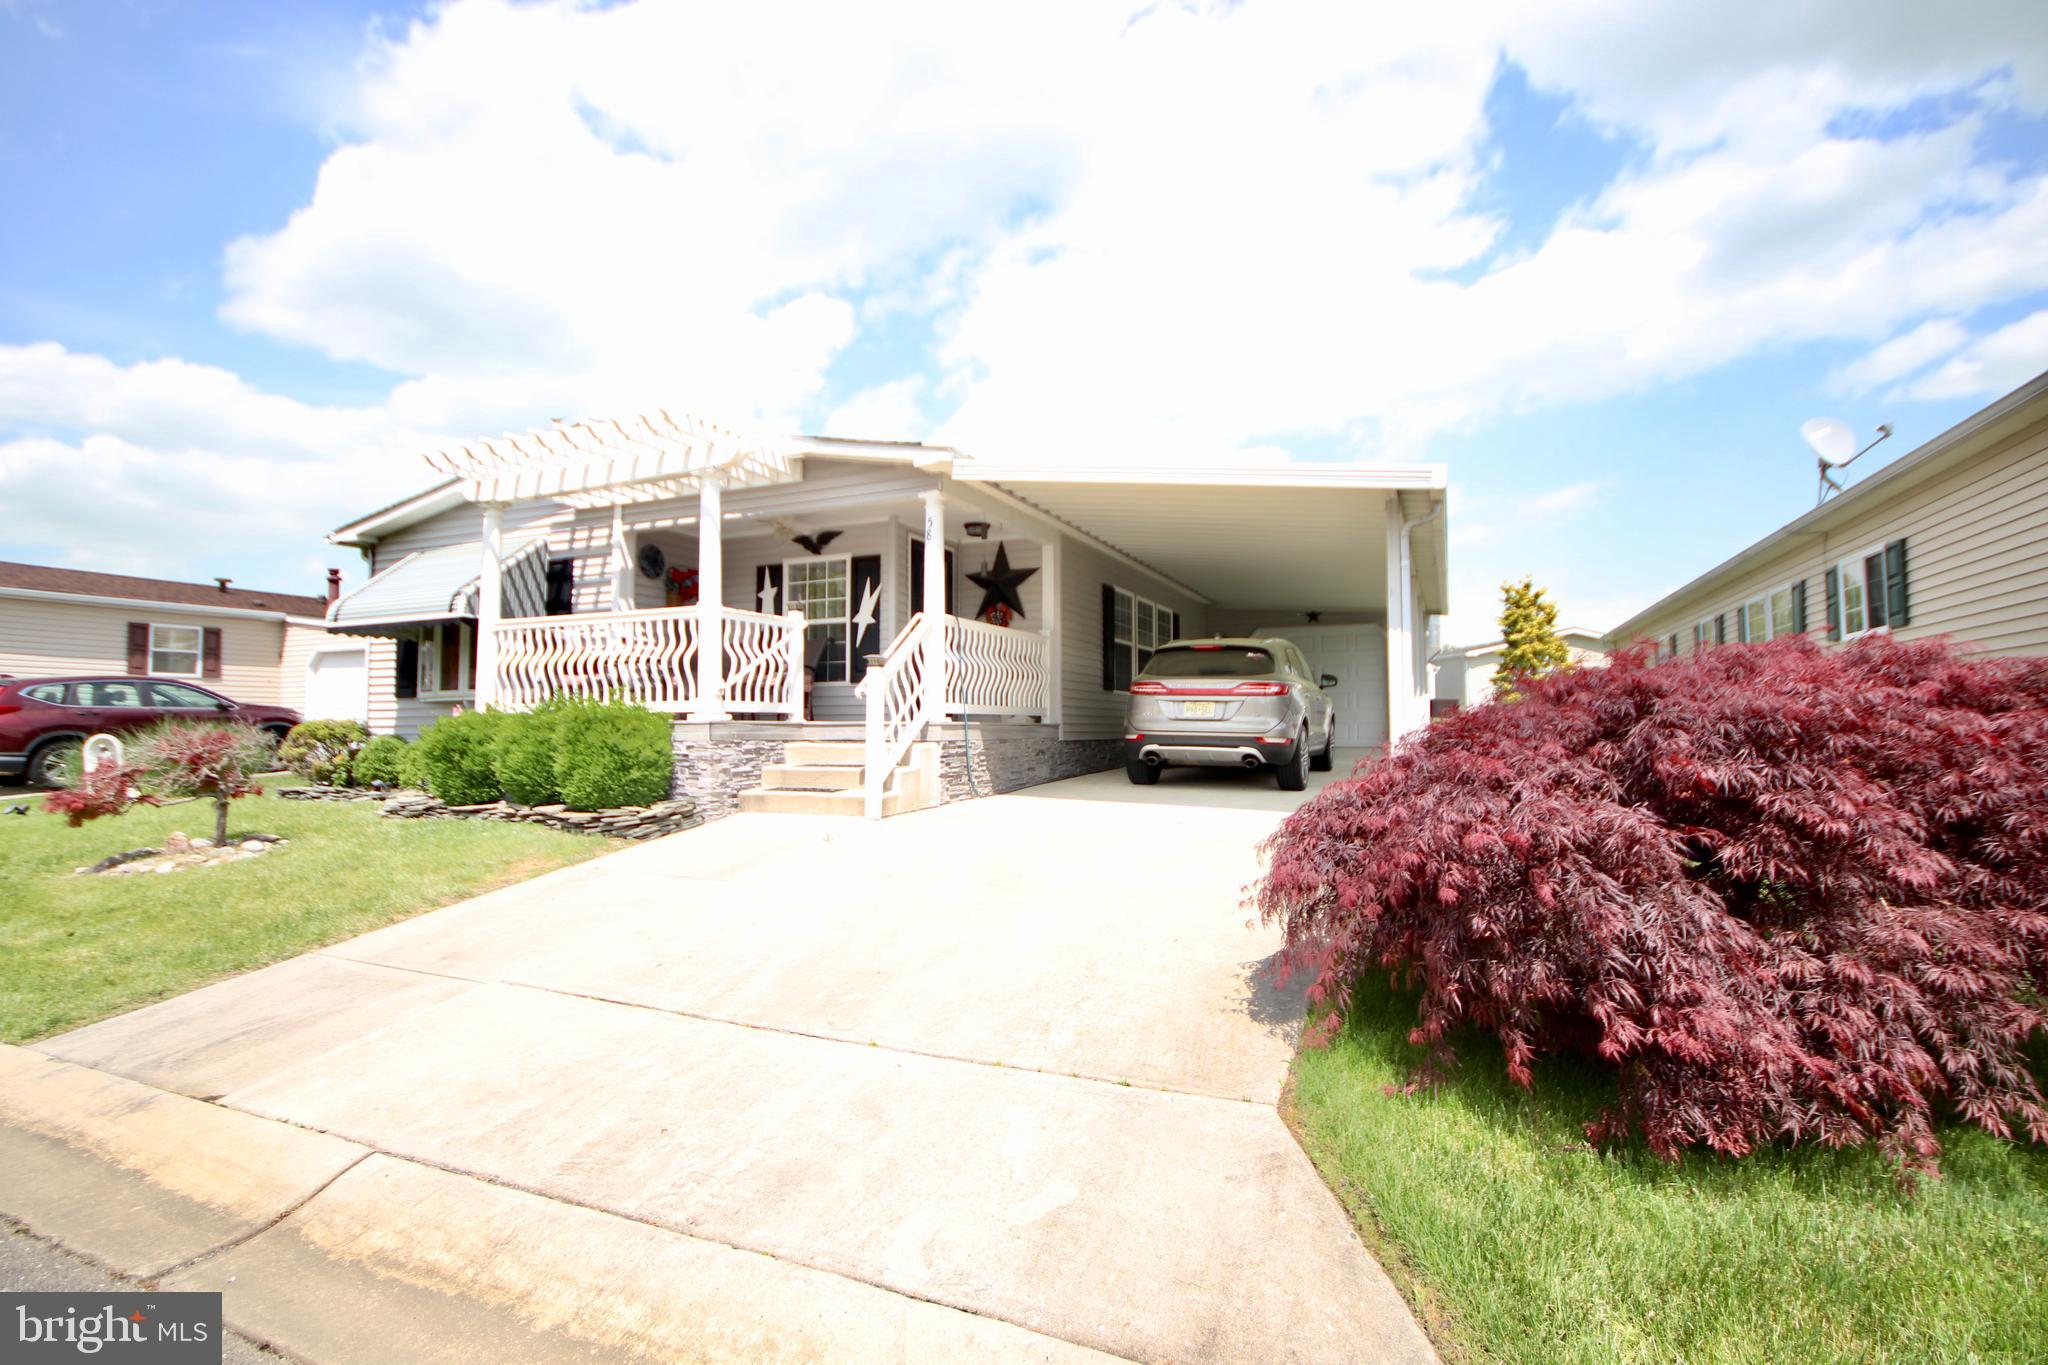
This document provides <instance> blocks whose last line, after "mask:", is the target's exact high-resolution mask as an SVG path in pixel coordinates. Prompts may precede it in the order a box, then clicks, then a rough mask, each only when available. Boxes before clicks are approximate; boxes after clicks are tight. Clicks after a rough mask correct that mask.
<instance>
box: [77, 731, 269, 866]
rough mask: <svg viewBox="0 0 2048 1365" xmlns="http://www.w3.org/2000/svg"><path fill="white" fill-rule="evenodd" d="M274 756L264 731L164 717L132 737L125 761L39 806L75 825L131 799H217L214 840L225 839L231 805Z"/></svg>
mask: <svg viewBox="0 0 2048 1365" xmlns="http://www.w3.org/2000/svg"><path fill="white" fill-rule="evenodd" d="M275 755H276V747H275V746H274V745H273V744H272V743H271V741H270V739H269V737H268V736H266V735H265V734H263V732H262V731H260V730H257V729H254V728H253V727H251V726H247V725H235V724H225V723H220V722H212V721H186V720H167V721H164V722H162V723H161V724H158V725H154V726H151V727H150V728H149V729H147V730H144V731H142V732H141V733H140V734H138V735H136V736H135V737H134V738H132V739H131V740H129V742H128V745H127V753H126V761H125V762H123V763H121V764H104V765H102V766H100V767H98V768H96V769H94V770H93V771H92V772H90V773H85V774H82V775H81V776H80V777H79V779H78V780H77V781H76V782H74V783H72V784H71V785H70V786H69V787H67V788H65V789H64V790H62V791H58V792H53V793H51V795H50V796H49V797H48V798H47V799H46V800H45V802H44V805H46V806H47V807H48V808H49V809H51V810H53V811H57V812H59V813H61V814H63V815H66V816H68V817H70V823H71V824H72V825H73V826H77V825H80V824H83V823H84V822H85V821H87V820H95V819H98V818H99V817H100V816H103V815H118V814H120V813H121V812H122V811H124V810H126V809H128V807H129V805H130V804H132V803H135V802H141V803H143V804H145V805H161V804H162V803H163V802H164V801H165V800H166V799H167V798H185V799H204V800H210V801H212V802H213V804H214V822H213V838H214V842H215V843H225V842H226V841H227V837H228V803H229V802H230V801H233V800H234V799H235V798H237V797H241V796H258V795H261V794H262V791H263V788H262V787H260V786H258V785H257V783H256V780H255V779H256V776H257V775H258V774H260V773H262V772H264V771H265V770H266V769H267V768H268V767H269V766H270V765H271V763H272V761H273V760H274V758H275Z"/></svg>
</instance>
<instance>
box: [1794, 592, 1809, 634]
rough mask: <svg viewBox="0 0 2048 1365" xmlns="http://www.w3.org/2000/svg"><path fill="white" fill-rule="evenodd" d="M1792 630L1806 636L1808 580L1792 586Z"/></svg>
mask: <svg viewBox="0 0 2048 1365" xmlns="http://www.w3.org/2000/svg"><path fill="white" fill-rule="evenodd" d="M1792 629H1794V630H1796V631H1798V632H1799V633H1800V634H1801V635H1804V634H1806V580H1805V579H1803V578H1802V579H1800V580H1799V581H1798V582H1797V583H1794V584H1793V585H1792Z"/></svg>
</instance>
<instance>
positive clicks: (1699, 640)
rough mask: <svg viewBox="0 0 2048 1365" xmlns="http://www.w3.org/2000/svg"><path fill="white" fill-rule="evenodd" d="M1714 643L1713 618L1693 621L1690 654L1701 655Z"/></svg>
mask: <svg viewBox="0 0 2048 1365" xmlns="http://www.w3.org/2000/svg"><path fill="white" fill-rule="evenodd" d="M1713 643H1714V618H1713V617H1711V616H1709V617H1708V618H1707V619H1706V620H1704V621H1695V622H1693V625H1692V652H1693V653H1695V654H1698V653H1701V652H1703V651H1704V650H1706V649H1707V647H1708V646H1710V645H1712V644H1713Z"/></svg>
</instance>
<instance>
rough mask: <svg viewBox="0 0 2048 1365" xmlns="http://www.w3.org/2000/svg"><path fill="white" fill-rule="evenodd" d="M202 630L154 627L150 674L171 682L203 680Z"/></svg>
mask: <svg viewBox="0 0 2048 1365" xmlns="http://www.w3.org/2000/svg"><path fill="white" fill-rule="evenodd" d="M199 651H200V629H199V627H198V626H155V625H153V626H151V627H150V628H149V671H150V672H152V673H157V674H161V675H163V676H165V677H170V678H196V677H198V676H199V663H200V653H199Z"/></svg>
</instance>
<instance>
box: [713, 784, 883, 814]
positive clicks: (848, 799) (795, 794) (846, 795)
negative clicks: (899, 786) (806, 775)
mask: <svg viewBox="0 0 2048 1365" xmlns="http://www.w3.org/2000/svg"><path fill="white" fill-rule="evenodd" d="M740 809H741V810H743V811H758V812H763V813H766V814H771V815H852V816H859V815H862V814H865V812H866V806H865V797H864V795H863V794H862V793H861V792H859V791H801V790H792V789H790V788H787V787H784V788H779V789H778V788H770V787H755V788H752V789H751V790H748V791H743V792H741V793H740ZM904 809H905V806H904V801H903V797H902V795H901V793H898V792H891V793H889V795H887V796H885V797H883V798H882V814H883V815H885V816H886V815H895V814H897V813H899V812H901V811H902V810H904Z"/></svg>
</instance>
